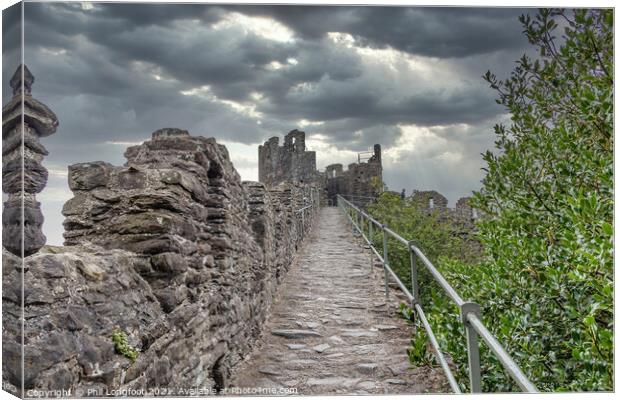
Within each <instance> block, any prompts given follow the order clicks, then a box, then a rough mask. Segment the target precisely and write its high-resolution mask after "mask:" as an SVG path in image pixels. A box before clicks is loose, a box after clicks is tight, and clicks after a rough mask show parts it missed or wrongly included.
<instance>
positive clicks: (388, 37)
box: [239, 6, 529, 58]
mask: <svg viewBox="0 0 620 400" xmlns="http://www.w3.org/2000/svg"><path fill="white" fill-rule="evenodd" d="M239 10H240V11H242V12H246V13H249V14H255V15H264V16H270V17H273V18H275V19H277V20H278V21H280V22H282V23H284V24H285V25H287V26H288V27H290V28H291V29H293V30H295V31H296V32H297V33H299V35H300V36H302V37H306V38H311V39H316V38H320V37H322V36H323V35H324V34H325V33H326V32H347V33H350V34H351V35H353V36H355V37H356V38H357V39H359V40H360V42H361V43H364V44H366V45H369V46H373V47H378V48H385V47H392V48H395V49H398V50H401V51H405V52H409V53H412V54H416V55H424V56H430V57H450V58H452V57H466V56H471V55H477V54H484V53H490V52H493V51H497V50H506V49H519V48H522V47H523V45H524V44H525V41H524V38H523V37H522V36H519V35H515V34H514V30H513V29H512V28H514V27H515V26H516V27H518V26H519V25H518V22H517V20H516V16H518V15H520V14H523V13H527V12H528V11H529V10H528V9H513V8H495V9H489V8H487V9H484V8H466V7H458V8H451V7H444V8H424V7H416V8H407V7H379V6H375V7H345V6H342V7H341V6H333V7H311V6H289V7H280V6H271V7H264V6H260V7H258V6H244V7H240V8H239Z"/></svg>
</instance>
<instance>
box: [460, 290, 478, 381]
mask: <svg viewBox="0 0 620 400" xmlns="http://www.w3.org/2000/svg"><path fill="white" fill-rule="evenodd" d="M468 314H475V315H477V316H478V317H480V306H479V305H478V304H476V303H471V302H468V303H463V304H462V305H461V322H463V325H464V326H465V334H466V335H467V361H468V365H469V387H470V388H471V392H472V393H481V392H482V379H481V377H480V348H479V346H478V333H476V331H475V330H474V327H473V326H472V325H471V323H470V322H469V320H468V319H467V315H468Z"/></svg>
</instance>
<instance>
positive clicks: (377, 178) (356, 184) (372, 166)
mask: <svg viewBox="0 0 620 400" xmlns="http://www.w3.org/2000/svg"><path fill="white" fill-rule="evenodd" d="M325 176H326V190H327V198H328V199H329V200H328V201H329V202H330V203H331V204H336V195H337V194H342V195H346V196H348V197H347V198H349V200H351V201H353V202H354V203H355V204H358V205H360V204H365V203H367V202H368V201H367V200H368V198H374V197H376V196H377V195H379V193H380V191H381V185H382V184H383V166H382V163H381V145H378V144H375V146H374V149H373V155H372V156H371V157H370V158H369V159H368V160H367V161H366V162H358V163H353V164H349V166H348V169H347V170H344V169H343V167H342V164H331V165H328V166H327V168H325ZM364 199H366V200H365V201H364Z"/></svg>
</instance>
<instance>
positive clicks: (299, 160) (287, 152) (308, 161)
mask: <svg viewBox="0 0 620 400" xmlns="http://www.w3.org/2000/svg"><path fill="white" fill-rule="evenodd" d="M258 180H259V181H260V182H263V183H265V184H267V185H269V186H277V185H278V184H280V183H282V182H296V183H317V182H320V181H321V180H322V176H321V174H320V173H319V172H318V171H317V170H316V152H314V151H306V133H305V132H302V131H298V130H297V129H295V130H292V131H290V132H289V133H288V134H287V135H286V136H285V137H284V145H283V146H279V138H278V137H277V136H274V137H272V138H271V139H269V140H268V141H266V142H265V144H263V145H262V146H258Z"/></svg>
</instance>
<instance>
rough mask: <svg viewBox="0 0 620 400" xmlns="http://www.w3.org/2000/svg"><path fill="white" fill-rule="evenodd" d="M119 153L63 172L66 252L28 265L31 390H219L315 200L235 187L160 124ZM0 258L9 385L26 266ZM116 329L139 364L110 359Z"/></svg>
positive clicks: (211, 155) (283, 188)
mask: <svg viewBox="0 0 620 400" xmlns="http://www.w3.org/2000/svg"><path fill="white" fill-rule="evenodd" d="M125 156H126V158H127V163H126V164H125V165H124V166H113V165H111V164H108V163H105V162H91V163H82V164H76V165H72V166H70V167H69V185H70V188H71V190H72V191H73V193H74V197H73V198H72V199H71V200H69V201H68V202H67V203H66V204H65V206H64V208H63V214H64V215H65V216H66V220H65V223H64V225H65V247H49V246H46V247H44V248H43V249H42V250H41V251H40V252H39V253H37V254H34V255H32V256H30V257H27V258H26V259H25V268H26V275H25V282H24V284H25V288H26V291H27V293H26V296H25V298H26V301H25V304H24V312H25V313H26V315H27V318H26V322H25V332H24V333H25V336H26V337H27V339H26V346H25V354H26V376H25V377H24V384H25V388H26V390H29V389H46V390H50V389H64V390H69V389H71V390H73V391H74V393H75V390H76V389H80V390H85V391H87V390H89V389H90V390H92V391H93V392H92V393H95V392H94V391H96V390H103V391H104V392H103V393H105V391H110V390H116V389H121V390H128V389H131V390H137V392H134V393H137V394H138V395H140V394H147V393H145V392H141V390H147V389H148V388H153V387H167V388H176V389H188V388H201V389H209V388H221V387H224V386H226V382H227V378H228V375H229V371H230V369H231V367H232V366H234V365H235V364H237V363H238V362H239V361H240V360H241V359H242V358H243V357H244V356H245V355H247V354H248V353H249V352H250V349H251V348H252V346H253V344H254V342H255V340H256V339H257V337H258V335H259V333H260V331H261V327H262V323H263V322H264V320H265V318H266V315H267V313H268V311H269V308H270V305H271V303H272V300H273V298H274V295H275V293H276V289H277V286H278V283H279V282H280V281H281V279H282V278H283V276H284V274H285V272H286V271H287V269H288V268H289V266H290V265H291V263H292V261H293V259H294V256H295V252H296V250H297V249H298V247H299V245H300V244H301V241H302V239H303V236H304V235H305V233H306V232H307V231H308V229H309V228H310V226H311V223H312V219H313V216H314V212H313V210H316V207H314V208H311V209H310V208H308V209H305V210H304V211H303V212H297V210H299V209H301V208H303V207H304V206H307V205H309V204H314V205H316V204H317V202H316V199H317V198H318V188H316V187H312V186H309V185H302V184H295V183H285V184H282V185H278V186H275V187H270V188H266V187H265V186H264V185H263V184H261V183H258V182H241V180H240V178H239V175H238V173H237V172H236V170H235V169H234V167H233V164H232V163H231V161H230V158H229V156H228V152H227V150H226V148H225V147H224V146H222V145H219V144H217V143H216V142H215V140H214V139H207V138H203V137H194V136H190V135H189V134H188V132H186V131H182V130H179V129H161V130H159V131H156V132H155V133H153V135H152V139H151V140H149V141H147V142H145V143H143V144H142V145H139V146H134V147H130V148H129V149H127V151H126V153H125ZM4 253H6V254H3V257H5V258H4V266H3V276H4V281H3V285H4V288H3V289H4V293H5V294H6V295H5V297H4V298H3V305H4V307H5V313H4V314H3V321H4V324H5V327H7V328H6V329H5V331H4V332H3V341H4V348H3V349H4V353H3V359H4V366H5V368H4V369H3V378H4V381H5V382H7V383H8V384H9V386H8V387H9V388H10V386H11V385H14V386H15V387H19V386H20V382H21V377H20V373H19V368H17V366H18V365H19V357H20V353H19V350H20V348H19V346H20V344H19V343H20V325H19V323H18V319H17V318H18V316H19V308H20V306H21V304H20V298H19V296H18V294H19V290H18V289H19V287H20V286H19V277H20V273H21V265H20V260H19V258H17V257H11V255H10V254H9V253H7V252H4ZM115 331H122V332H124V333H125V334H126V335H127V338H128V342H129V344H130V345H131V346H133V347H135V348H137V349H138V350H139V351H140V352H139V355H138V357H137V359H136V360H135V362H132V361H131V360H129V359H128V358H127V357H124V356H123V355H121V354H118V352H116V351H115V349H114V343H113V341H112V335H113V333H114V332H115ZM83 393H85V392H83ZM177 394H178V392H177Z"/></svg>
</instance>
